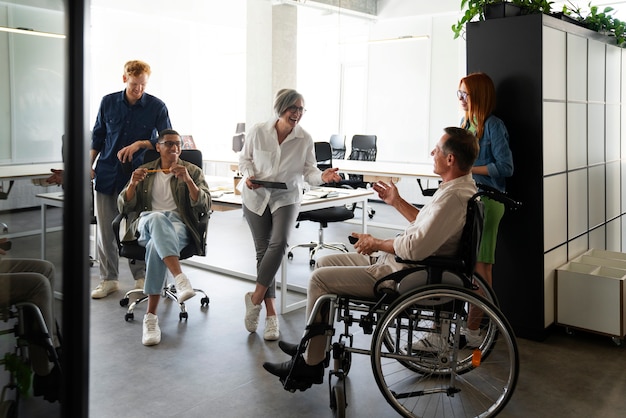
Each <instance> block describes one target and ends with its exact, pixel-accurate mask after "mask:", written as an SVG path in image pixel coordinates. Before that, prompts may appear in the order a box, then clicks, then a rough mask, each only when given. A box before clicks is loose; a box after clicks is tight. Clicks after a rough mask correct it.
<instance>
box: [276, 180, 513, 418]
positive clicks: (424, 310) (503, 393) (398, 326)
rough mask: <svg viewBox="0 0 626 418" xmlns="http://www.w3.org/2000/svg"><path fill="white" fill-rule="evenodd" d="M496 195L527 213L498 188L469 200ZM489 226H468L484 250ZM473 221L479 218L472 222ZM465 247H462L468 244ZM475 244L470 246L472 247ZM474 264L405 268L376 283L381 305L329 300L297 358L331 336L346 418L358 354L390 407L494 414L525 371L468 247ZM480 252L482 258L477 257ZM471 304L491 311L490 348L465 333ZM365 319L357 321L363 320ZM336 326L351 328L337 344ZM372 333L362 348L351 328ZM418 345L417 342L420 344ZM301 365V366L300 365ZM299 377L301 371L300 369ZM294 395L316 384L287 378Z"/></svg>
mask: <svg viewBox="0 0 626 418" xmlns="http://www.w3.org/2000/svg"><path fill="white" fill-rule="evenodd" d="M484 195H487V196H489V197H491V198H494V199H496V200H499V201H501V202H503V203H505V204H506V205H507V206H509V207H514V208H516V207H518V206H519V205H520V203H519V202H515V201H513V200H512V199H510V198H508V197H506V196H505V195H503V194H501V193H499V192H496V191H494V190H481V191H479V192H478V193H476V194H475V195H474V196H473V197H472V199H470V202H469V203H468V214H469V213H470V210H473V209H475V208H470V206H472V205H477V202H478V201H479V197H480V196H484ZM478 206H479V209H480V210H481V213H480V214H479V215H480V219H479V221H480V224H478V226H479V227H478V226H477V225H476V224H475V225H473V226H471V225H469V223H470V220H469V218H468V221H466V227H465V229H464V234H463V239H464V240H467V239H468V236H467V233H468V231H467V230H468V229H470V230H471V229H472V227H473V228H474V230H473V231H471V232H472V233H473V234H474V235H475V234H476V233H478V235H479V236H478V239H477V237H476V236H472V237H470V238H471V240H472V241H473V242H471V243H469V244H470V246H471V245H475V243H476V239H477V242H478V243H480V231H481V230H482V204H479V205H478ZM471 221H472V222H473V221H474V219H472V220H471ZM463 244H464V243H463V242H462V245H463ZM465 244H467V243H465ZM468 251H469V253H468V254H466V255H468V257H467V258H465V259H464V258H463V257H461V258H459V257H429V258H428V259H426V260H421V261H419V262H413V261H411V262H410V263H411V264H420V265H419V266H417V267H411V268H408V269H404V270H400V271H398V272H396V273H393V274H392V275H390V276H387V277H385V278H383V279H381V280H379V282H378V283H377V286H375V294H377V295H378V297H377V298H374V299H366V298H351V297H349V296H341V295H334V294H332V295H324V296H322V297H320V298H319V299H318V300H317V301H316V303H315V305H314V306H313V309H312V311H311V314H310V316H309V318H308V319H307V324H306V328H305V331H304V334H303V337H302V339H301V341H300V344H299V345H298V350H297V353H296V356H300V355H302V354H303V353H304V352H305V350H306V347H307V346H308V343H309V341H310V339H311V338H312V337H314V336H318V335H325V336H326V337H328V338H327V343H326V359H325V366H326V367H328V366H329V365H330V363H331V362H330V360H331V358H332V360H333V362H332V364H333V366H332V369H331V370H329V372H328V389H329V395H330V407H331V409H332V411H333V415H334V416H336V417H343V416H345V408H346V407H347V405H348V403H347V399H346V387H345V385H346V377H347V375H348V373H349V371H350V367H351V362H352V353H355V354H364V355H369V356H370V360H371V364H372V371H373V373H374V378H375V380H376V383H377V385H378V388H379V390H380V391H381V393H382V394H383V396H384V397H385V399H386V400H387V402H388V403H389V404H390V405H391V406H392V407H393V408H394V409H395V410H396V412H398V413H399V414H400V415H402V416H404V417H424V418H425V417H435V416H437V417H439V416H454V417H459V416H463V417H492V416H495V415H497V414H498V413H499V412H500V411H502V409H503V408H504V407H505V406H506V404H507V403H508V401H509V400H510V398H511V396H512V395H513V392H514V390H515V386H516V383H517V378H518V374H519V352H518V348H517V342H516V340H515V335H514V332H513V330H512V328H511V326H510V325H509V323H508V321H507V319H506V318H505V317H504V315H503V314H502V312H501V311H500V310H499V308H498V306H497V304H498V302H497V299H496V296H495V293H494V292H493V290H492V289H491V287H490V286H489V285H488V284H487V283H486V282H485V281H484V279H483V278H482V277H480V276H479V275H478V274H476V273H474V272H473V270H474V264H475V256H476V251H477V247H476V248H475V249H471V250H470V249H468V246H466V252H468ZM472 251H474V253H473V254H472ZM424 275H426V278H425V279H426V284H424V285H420V286H417V287H416V288H413V289H410V290H407V291H406V292H405V293H403V294H399V293H398V292H397V291H395V290H393V289H378V288H377V287H378V285H379V284H381V283H383V282H385V281H387V282H388V281H389V280H394V281H395V282H396V288H398V284H399V283H401V282H402V280H406V279H407V278H408V277H412V276H413V277H417V276H421V277H422V279H424ZM470 306H473V307H476V308H477V309H478V310H480V311H481V312H482V320H481V324H480V329H481V342H480V344H478V346H477V347H473V346H472V347H470V346H469V345H468V341H467V339H466V336H465V335H464V332H463V330H464V329H465V328H467V321H468V317H469V311H470ZM326 310H327V311H328V313H327V320H326V321H325V322H324V323H321V324H320V323H315V322H314V319H315V318H316V316H317V315H318V314H319V313H325V312H326ZM356 312H362V313H365V314H363V315H361V317H360V318H359V319H358V320H357V319H355V316H354V313H356ZM335 322H343V323H344V330H343V332H342V333H341V334H340V335H339V338H338V340H337V341H335V342H332V339H333V338H332V337H334V335H335V327H334V324H335ZM355 323H358V325H359V326H360V327H361V328H363V332H364V333H365V334H371V335H372V338H371V345H370V347H369V348H367V347H363V348H359V347H354V346H353V343H354V338H353V334H352V333H351V332H350V328H351V327H352V326H353V325H354V324H355ZM427 336H428V337H429V338H430V339H434V341H436V342H437V344H434V345H433V346H431V347H428V348H427V349H426V348H424V347H423V346H420V345H419V343H418V342H419V341H420V340H421V339H423V338H426V337H427ZM416 344H417V345H416ZM294 364H295V362H294ZM292 370H293V369H292ZM281 383H282V384H283V387H284V388H285V390H288V391H290V392H294V391H295V390H306V389H308V388H309V387H310V386H311V384H310V383H304V382H298V381H297V380H295V379H292V378H291V371H290V373H289V375H288V376H287V377H286V378H281Z"/></svg>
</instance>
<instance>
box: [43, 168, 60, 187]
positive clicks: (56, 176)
mask: <svg viewBox="0 0 626 418" xmlns="http://www.w3.org/2000/svg"><path fill="white" fill-rule="evenodd" d="M50 172H51V173H52V175H51V176H50V177H48V178H47V179H46V182H47V183H49V184H56V185H59V186H60V185H62V184H63V170H55V169H54V168H51V169H50Z"/></svg>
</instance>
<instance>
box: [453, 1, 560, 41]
mask: <svg viewBox="0 0 626 418" xmlns="http://www.w3.org/2000/svg"><path fill="white" fill-rule="evenodd" d="M550 4H551V2H550V1H549V0H509V1H502V0H461V10H465V13H464V14H463V16H462V17H461V19H459V21H458V22H457V23H456V24H454V25H452V32H454V39H456V38H458V37H459V36H461V35H462V34H463V33H464V32H465V24H466V23H468V22H471V21H475V20H479V21H480V20H485V19H492V18H499V17H510V16H519V15H520V14H534V13H550Z"/></svg>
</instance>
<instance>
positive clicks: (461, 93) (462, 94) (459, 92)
mask: <svg viewBox="0 0 626 418" xmlns="http://www.w3.org/2000/svg"><path fill="white" fill-rule="evenodd" d="M467 96H469V94H467V92H466V91H462V90H457V91H456V97H458V98H459V99H461V100H467Z"/></svg>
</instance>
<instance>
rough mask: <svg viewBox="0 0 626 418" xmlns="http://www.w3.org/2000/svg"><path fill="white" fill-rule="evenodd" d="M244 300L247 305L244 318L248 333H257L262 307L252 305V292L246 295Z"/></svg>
mask: <svg viewBox="0 0 626 418" xmlns="http://www.w3.org/2000/svg"><path fill="white" fill-rule="evenodd" d="M243 300H244V302H245V304H246V316H245V318H244V322H245V324H246V330H248V332H256V329H257V327H258V326H259V314H260V313H261V305H255V304H254V303H252V292H248V293H246V294H245V295H244V298H243Z"/></svg>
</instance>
